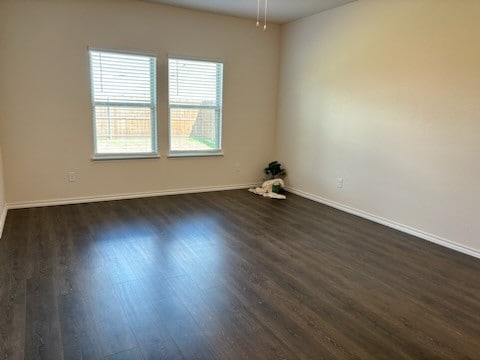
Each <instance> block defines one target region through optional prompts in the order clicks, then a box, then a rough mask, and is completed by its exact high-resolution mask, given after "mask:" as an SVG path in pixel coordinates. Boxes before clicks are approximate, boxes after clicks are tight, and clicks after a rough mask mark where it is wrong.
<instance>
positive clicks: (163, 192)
mask: <svg viewBox="0 0 480 360" xmlns="http://www.w3.org/2000/svg"><path fill="white" fill-rule="evenodd" d="M254 186H258V183H252V184H236V185H222V186H207V187H196V188H183V189H182V188H180V189H170V190H161V191H149V192H138V193H125V194H114V195H99V196H86V197H74V198H61V199H49V200H39V201H30V202H15V203H7V206H6V208H8V209H25V208H33V207H43V206H56V205H70V204H82V203H92V202H101V201H114V200H126V199H138V198H147V197H155V196H166V195H181V194H193V193H202V192H212V191H225V190H238V189H246V188H249V187H254Z"/></svg>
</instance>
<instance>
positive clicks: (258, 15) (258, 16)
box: [257, 0, 260, 28]
mask: <svg viewBox="0 0 480 360" xmlns="http://www.w3.org/2000/svg"><path fill="white" fill-rule="evenodd" d="M259 26H260V0H257V28H258V27H259Z"/></svg>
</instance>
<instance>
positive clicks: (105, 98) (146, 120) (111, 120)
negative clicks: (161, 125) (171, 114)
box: [90, 50, 157, 157]
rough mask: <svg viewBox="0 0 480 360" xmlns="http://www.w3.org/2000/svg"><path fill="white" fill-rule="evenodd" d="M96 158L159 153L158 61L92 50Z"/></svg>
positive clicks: (146, 57)
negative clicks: (157, 114)
mask: <svg viewBox="0 0 480 360" xmlns="http://www.w3.org/2000/svg"><path fill="white" fill-rule="evenodd" d="M90 70H91V81H92V102H93V115H94V116H93V118H94V131H95V139H94V143H95V156H99V157H101V156H109V155H117V156H118V155H120V156H121V155H126V156H131V155H142V154H156V153H157V141H156V139H157V137H156V127H157V124H156V121H157V120H156V59H155V57H153V56H147V55H136V54H128V53H119V52H110V51H97V50H90Z"/></svg>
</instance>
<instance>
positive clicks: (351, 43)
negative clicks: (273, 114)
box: [276, 0, 480, 250]
mask: <svg viewBox="0 0 480 360" xmlns="http://www.w3.org/2000/svg"><path fill="white" fill-rule="evenodd" d="M479 18H480V1H476V0H461V1H459V0H443V1H438V0H407V1H404V0H382V1H378V0H360V1H358V2H355V3H352V4H350V5H346V6H343V7H340V8H337V9H334V10H331V11H327V12H324V13H321V14H319V15H316V16H312V17H309V18H306V19H303V20H299V21H297V22H294V23H292V24H289V25H287V26H285V27H284V28H283V29H282V47H281V48H282V50H281V71H280V79H281V80H280V91H279V100H278V103H279V108H278V109H279V110H278V114H279V115H278V136H277V153H276V155H277V156H276V157H277V158H278V159H279V160H281V161H282V162H284V163H285V165H286V168H287V169H288V170H289V177H288V182H289V184H290V186H292V187H293V188H296V189H299V190H302V191H305V192H308V193H310V194H313V195H317V196H320V197H323V198H327V199H330V200H333V201H336V202H338V203H341V204H344V205H347V206H350V207H353V208H356V209H360V210H362V211H365V212H369V213H371V214H374V215H377V216H381V217H384V218H386V219H390V220H392V221H395V222H398V223H401V224H404V225H407V226H410V227H413V228H415V229H418V230H422V231H425V232H428V233H431V234H434V235H437V236H439V237H442V238H446V239H449V240H451V241H454V242H457V243H460V244H462V245H464V246H468V247H471V248H474V249H476V250H480V239H479V234H480V222H479V221H478V216H479V213H480V181H479V179H480V161H479V154H480V101H479V95H480V46H479V45H478V40H479V34H480V22H479ZM338 177H343V178H344V181H345V185H344V188H343V189H338V188H336V178H338Z"/></svg>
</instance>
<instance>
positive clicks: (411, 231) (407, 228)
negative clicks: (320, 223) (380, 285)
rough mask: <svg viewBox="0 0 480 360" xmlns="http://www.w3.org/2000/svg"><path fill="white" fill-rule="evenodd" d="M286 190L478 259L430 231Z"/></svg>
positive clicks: (475, 252)
mask: <svg viewBox="0 0 480 360" xmlns="http://www.w3.org/2000/svg"><path fill="white" fill-rule="evenodd" d="M286 190H287V191H288V192H291V193H292V194H296V195H299V196H301V197H304V198H306V199H310V200H313V201H316V202H319V203H322V204H324V205H328V206H331V207H333V208H335V209H338V210H341V211H344V212H347V213H349V214H353V215H356V216H360V217H362V218H364V219H367V220H370V221H373V222H376V223H378V224H382V225H385V226H388V227H390V228H393V229H395V230H399V231H402V232H404V233H407V234H410V235H413V236H416V237H419V238H421V239H424V240H427V241H430V242H433V243H435V244H438V245H441V246H444V247H447V248H449V249H452V250H456V251H459V252H461V253H464V254H467V255H470V256H473V257H476V258H479V259H480V251H479V250H476V249H473V248H471V247H468V246H465V245H461V244H459V243H457V242H455V241H452V240H447V239H444V238H442V237H440V236H437V235H434V234H430V233H427V232H425V231H422V230H418V229H415V228H413V227H411V226H407V225H403V224H400V223H397V222H395V221H392V220H389V219H385V218H383V217H380V216H377V215H373V214H370V213H368V212H366V211H363V210H358V209H355V208H352V207H350V206H347V205H344V204H340V203H337V202H335V201H332V200H329V199H326V198H323V197H321V196H318V195H314V194H311V193H307V192H305V191H302V190H299V189H295V188H291V187H287V188H286Z"/></svg>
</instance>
